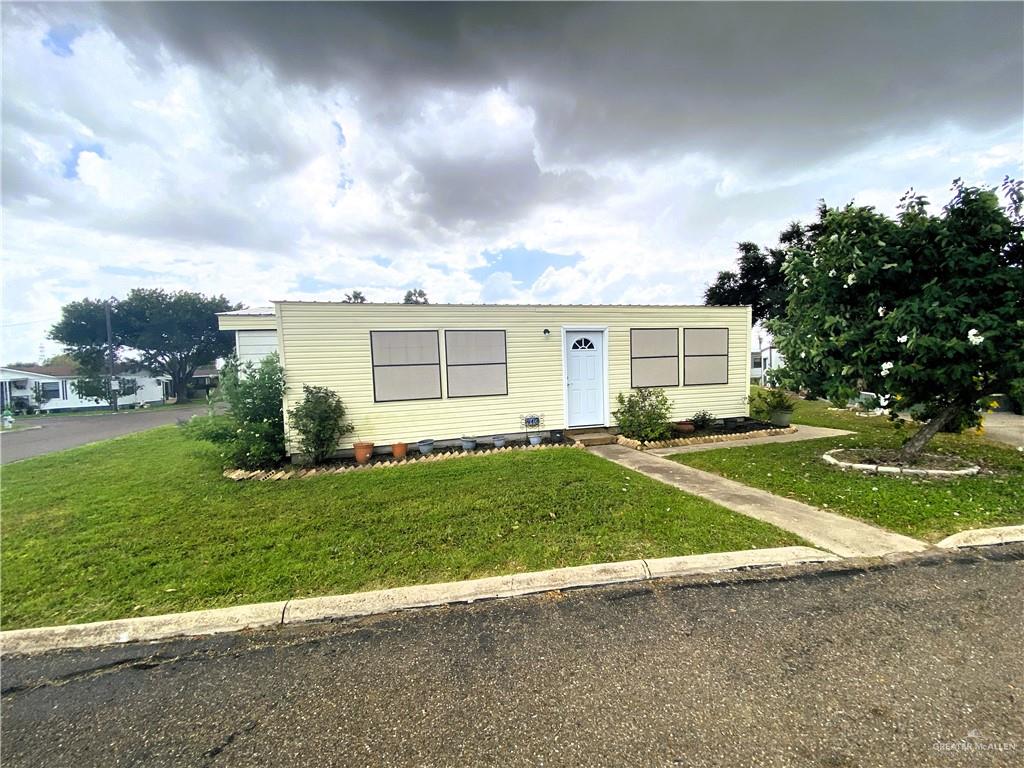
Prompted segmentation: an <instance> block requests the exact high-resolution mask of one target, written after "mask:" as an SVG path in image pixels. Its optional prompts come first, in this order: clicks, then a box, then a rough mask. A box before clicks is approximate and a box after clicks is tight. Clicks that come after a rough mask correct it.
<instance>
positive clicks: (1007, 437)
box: [984, 411, 1024, 448]
mask: <svg viewBox="0 0 1024 768" xmlns="http://www.w3.org/2000/svg"><path fill="white" fill-rule="evenodd" d="M984 423H985V435H986V436H987V437H988V438H989V439H990V440H998V441H999V442H1001V443H1006V444H1007V445H1010V446H1013V447H1014V448H1021V447H1024V416H1020V415H1018V414H1016V413H1009V412H1008V411H996V412H994V413H986V414H985V422H984Z"/></svg>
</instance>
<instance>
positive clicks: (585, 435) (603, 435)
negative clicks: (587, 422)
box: [569, 432, 615, 447]
mask: <svg viewBox="0 0 1024 768" xmlns="http://www.w3.org/2000/svg"><path fill="white" fill-rule="evenodd" d="M569 437H571V438H572V439H573V440H575V441H577V442H580V443H583V444H584V445H586V446H588V447H589V446H591V445H611V444H612V443H614V442H615V435H613V434H611V433H610V432H579V433H577V434H572V433H571V432H570V433H569Z"/></svg>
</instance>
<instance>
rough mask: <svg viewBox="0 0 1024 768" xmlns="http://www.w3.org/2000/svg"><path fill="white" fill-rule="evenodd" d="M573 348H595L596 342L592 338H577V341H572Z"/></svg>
mask: <svg viewBox="0 0 1024 768" xmlns="http://www.w3.org/2000/svg"><path fill="white" fill-rule="evenodd" d="M572 348H573V349H593V348H594V342H592V341H591V340H590V339H587V338H582V339H576V341H574V342H573V343H572Z"/></svg>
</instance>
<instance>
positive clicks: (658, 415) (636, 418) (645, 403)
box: [615, 387, 672, 441]
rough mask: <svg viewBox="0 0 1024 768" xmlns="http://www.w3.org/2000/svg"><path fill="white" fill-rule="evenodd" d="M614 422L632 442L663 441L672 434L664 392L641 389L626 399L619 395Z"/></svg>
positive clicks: (667, 403)
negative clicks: (616, 422)
mask: <svg viewBox="0 0 1024 768" xmlns="http://www.w3.org/2000/svg"><path fill="white" fill-rule="evenodd" d="M618 404H619V408H618V410H616V411H615V420H616V421H618V423H619V429H620V430H621V431H622V434H623V435H625V436H626V437H628V438H631V439H633V440H646V441H653V440H664V439H665V438H667V437H668V436H669V435H671V434H672V427H671V426H669V423H668V415H669V410H670V406H669V402H668V398H667V397H666V396H665V391H664V390H662V389H658V388H657V387H641V388H640V389H638V390H636V391H635V392H633V393H632V394H631V395H630V396H629V397H628V398H627V397H625V396H623V394H622V393H621V392H620V393H619V398H618Z"/></svg>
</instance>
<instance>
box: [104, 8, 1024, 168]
mask: <svg viewBox="0 0 1024 768" xmlns="http://www.w3.org/2000/svg"><path fill="white" fill-rule="evenodd" d="M103 16H104V19H105V22H106V23H107V24H108V25H109V26H110V28H111V29H112V30H113V31H114V32H115V33H116V34H117V35H118V36H119V37H120V38H121V39H122V40H123V41H125V42H126V43H127V44H128V45H129V46H131V48H132V50H133V51H134V52H135V55H136V56H137V57H139V60H140V61H143V62H148V63H149V64H150V65H156V63H157V62H158V61H159V55H160V50H161V46H166V48H167V49H168V50H169V51H171V52H172V55H174V54H177V55H183V56H186V57H188V58H189V59H191V60H193V61H195V62H200V63H202V64H204V65H206V66H209V67H213V68H217V69H222V70H230V69H231V67H232V66H233V65H234V64H235V63H237V62H239V61H240V60H250V59H251V58H252V57H255V58H256V59H258V60H259V61H261V62H263V63H264V64H265V65H266V66H268V67H270V68H271V69H272V70H273V71H274V72H275V73H276V75H277V76H278V77H280V78H283V79H285V80H291V81H298V82H303V83H308V84H310V85H312V86H315V87H318V88H325V87H328V86H334V85H339V84H340V85H344V86H346V87H348V88H350V89H351V90H353V91H354V92H355V93H357V94H359V96H360V98H361V99H362V102H363V103H364V104H366V105H371V106H372V108H373V109H374V111H375V113H376V116H377V118H378V119H381V120H382V122H385V123H387V122H392V121H397V120H399V119H402V118H403V117H404V113H405V110H406V108H407V107H408V106H409V105H410V103H411V102H410V100H409V97H410V95H411V94H416V93H418V92H420V91H422V90H423V89H435V88H436V89H464V90H480V89H486V88H490V87H494V86H500V87H505V88H508V89H509V90H510V91H511V92H512V93H513V94H514V95H515V96H516V98H517V99H518V100H519V101H520V103H522V104H524V105H527V106H530V107H531V108H532V109H533V110H534V112H535V114H536V119H537V123H536V131H537V135H538V139H539V143H540V149H541V152H542V159H543V160H544V161H545V162H549V163H551V162H553V163H576V162H589V161H600V160H604V159H611V158H617V157H622V156H630V157H633V156H637V155H651V156H653V157H656V156H657V155H658V154H659V153H662V152H677V151H680V150H682V151H691V150H692V151H704V152H710V153H715V154H717V155H719V156H728V157H730V159H732V160H733V161H734V162H736V161H742V162H744V163H745V164H748V165H751V166H764V165H779V164H784V163H787V162H792V161H800V160H815V159H820V158H821V157H824V156H827V155H830V154H834V153H838V152H842V151H845V150H847V149H849V148H851V147H857V146H862V145H864V144H866V143H869V142H870V141H873V140H876V139H878V138H880V137H883V136H886V135H892V134H896V133H903V132H907V131H914V132H923V131H925V130H927V129H929V128H930V127H932V126H934V125H936V124H939V123H944V122H954V123H956V124H959V125H963V126H965V127H968V128H977V127H979V126H989V125H992V124H1006V123H1008V122H1009V121H1012V120H1017V119H1019V117H1020V115H1021V113H1022V111H1024V95H1022V94H1024V74H1022V73H1024V58H1022V46H1021V29H1022V26H1024V5H1021V4H1019V3H995V4H986V3H967V4H954V3H909V4H894V3H861V4H845V3H821V4H811V3H791V4H774V3H742V4H725V3H703V4H683V3H678V4H651V5H645V4H634V3H629V4H594V5H591V4H533V3H531V4H525V5H519V4H495V5H477V4H465V3H456V4H448V5H433V4H419V3H417V4H409V5H406V4H394V3H382V4H372V5H361V4H327V3H324V4H321V3H315V4H310V5H300V4H291V3H289V4H283V5H279V4H269V3H260V4H244V5H242V4H232V3H226V4H205V3H203V4H199V3H195V4H194V3H185V4H172V3H147V4H114V5H109V6H106V7H104V9H103ZM413 101H415V100H413Z"/></svg>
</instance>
